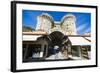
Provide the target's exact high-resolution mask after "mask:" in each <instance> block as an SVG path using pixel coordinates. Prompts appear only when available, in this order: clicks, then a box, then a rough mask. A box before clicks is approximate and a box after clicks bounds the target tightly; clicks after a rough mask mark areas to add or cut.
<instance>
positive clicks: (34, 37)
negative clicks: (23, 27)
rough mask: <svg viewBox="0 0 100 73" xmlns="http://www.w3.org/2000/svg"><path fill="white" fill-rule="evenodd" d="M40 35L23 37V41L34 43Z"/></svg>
mask: <svg viewBox="0 0 100 73" xmlns="http://www.w3.org/2000/svg"><path fill="white" fill-rule="evenodd" d="M41 36H42V35H23V41H36V40H37V38H38V37H41Z"/></svg>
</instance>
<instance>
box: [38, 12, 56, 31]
mask: <svg viewBox="0 0 100 73" xmlns="http://www.w3.org/2000/svg"><path fill="white" fill-rule="evenodd" d="M53 24H54V21H53V18H52V16H50V15H49V14H47V13H42V14H41V15H40V16H38V17H37V26H36V30H39V31H45V32H49V31H50V29H51V28H52V27H53Z"/></svg>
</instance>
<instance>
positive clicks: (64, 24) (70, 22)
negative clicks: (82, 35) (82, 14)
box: [61, 14, 77, 35]
mask: <svg viewBox="0 0 100 73" xmlns="http://www.w3.org/2000/svg"><path fill="white" fill-rule="evenodd" d="M75 22H76V17H75V16H74V15H72V14H67V15H65V16H64V17H63V18H62V20H61V28H62V30H63V31H65V33H66V34H67V35H76V34H77V31H76V24H75Z"/></svg>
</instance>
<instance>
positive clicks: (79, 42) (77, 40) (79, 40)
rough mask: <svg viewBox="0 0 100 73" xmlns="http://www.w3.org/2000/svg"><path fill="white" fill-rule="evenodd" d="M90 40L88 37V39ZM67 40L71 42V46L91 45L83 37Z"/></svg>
mask: <svg viewBox="0 0 100 73" xmlns="http://www.w3.org/2000/svg"><path fill="white" fill-rule="evenodd" d="M88 38H89V39H90V37H88ZM69 40H70V41H71V43H72V45H74V46H75V45H91V42H90V41H89V40H87V39H86V38H85V37H81V36H79V37H72V36H70V37H69Z"/></svg>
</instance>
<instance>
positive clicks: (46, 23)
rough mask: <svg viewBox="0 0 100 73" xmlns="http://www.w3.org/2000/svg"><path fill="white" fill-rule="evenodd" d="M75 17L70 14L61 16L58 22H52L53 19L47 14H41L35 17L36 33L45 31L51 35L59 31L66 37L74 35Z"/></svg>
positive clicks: (75, 32)
mask: <svg viewBox="0 0 100 73" xmlns="http://www.w3.org/2000/svg"><path fill="white" fill-rule="evenodd" d="M75 22H76V17H75V16H74V15H72V14H67V15H65V16H63V18H62V19H61V21H60V22H56V21H54V20H53V17H52V16H50V15H49V14H47V13H42V14H41V15H40V16H38V17H37V26H36V30H37V31H45V32H47V33H49V34H50V33H52V32H54V31H60V32H62V33H63V34H66V35H76V34H77V31H76V24H75Z"/></svg>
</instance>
